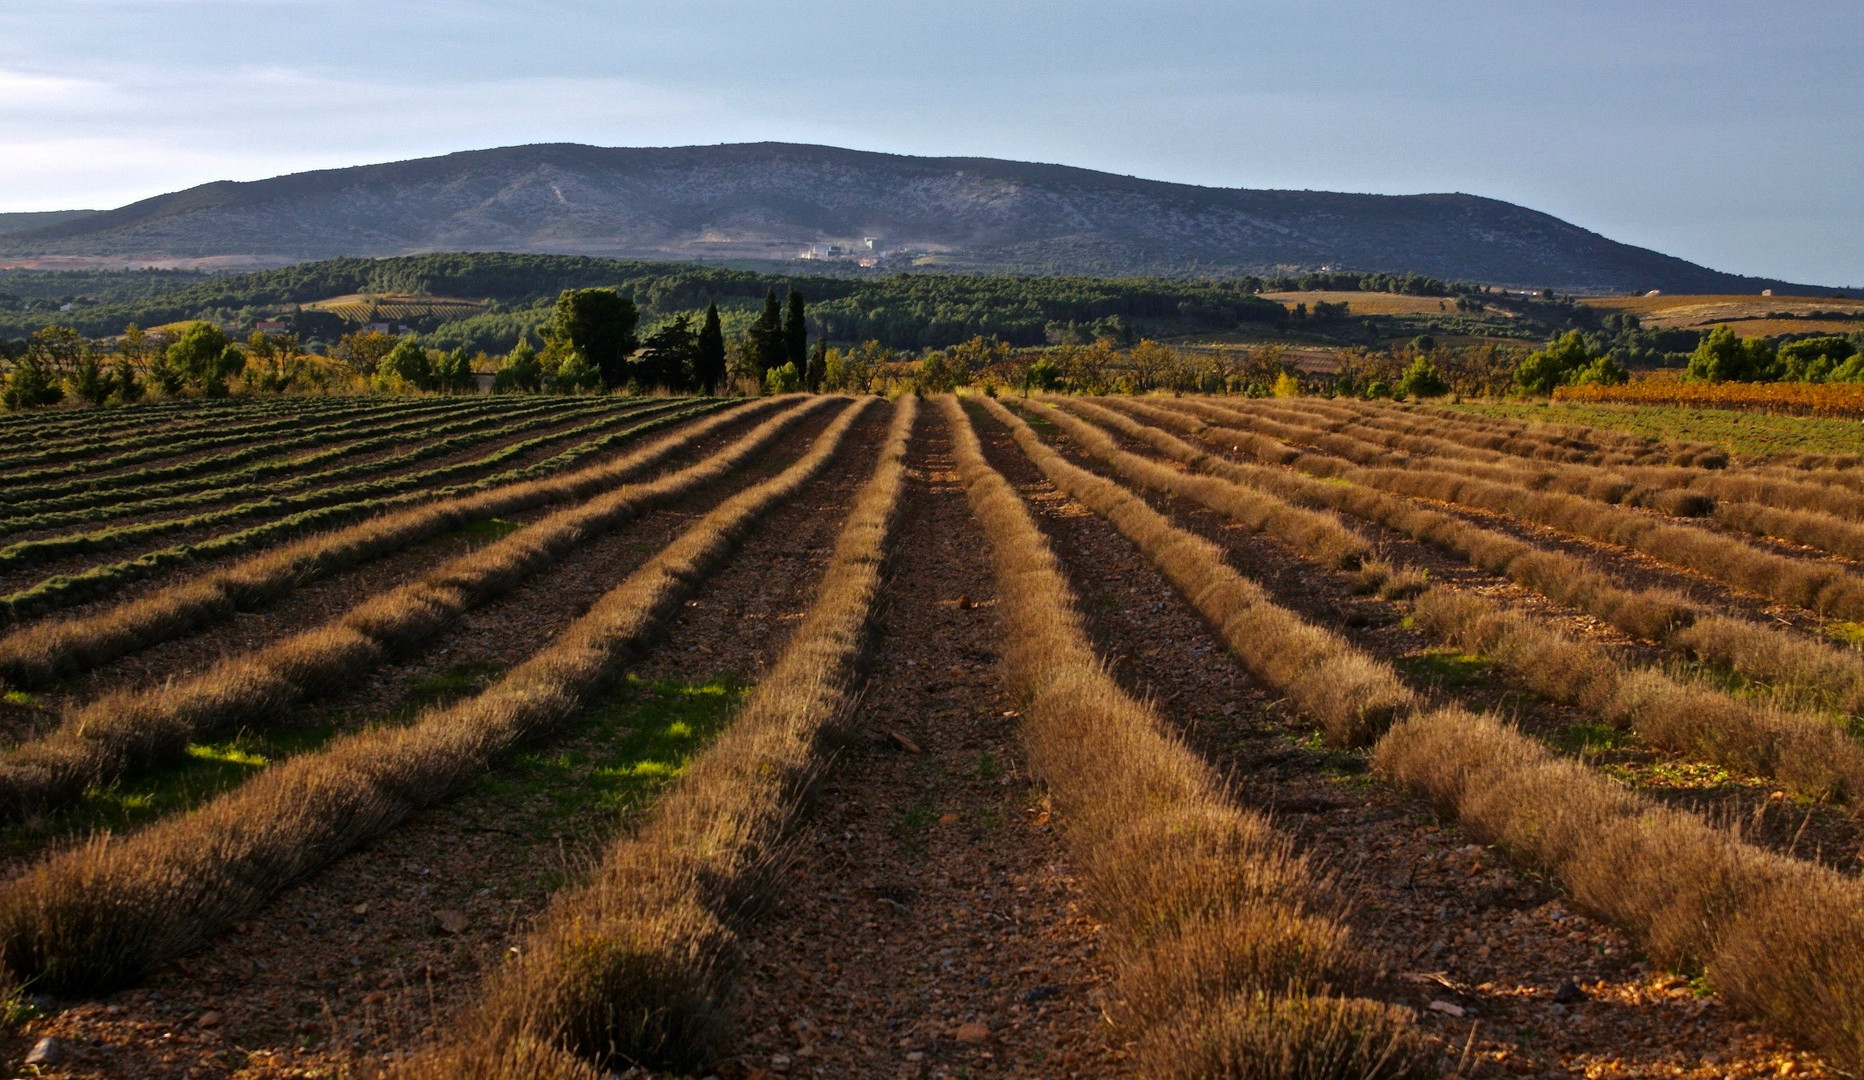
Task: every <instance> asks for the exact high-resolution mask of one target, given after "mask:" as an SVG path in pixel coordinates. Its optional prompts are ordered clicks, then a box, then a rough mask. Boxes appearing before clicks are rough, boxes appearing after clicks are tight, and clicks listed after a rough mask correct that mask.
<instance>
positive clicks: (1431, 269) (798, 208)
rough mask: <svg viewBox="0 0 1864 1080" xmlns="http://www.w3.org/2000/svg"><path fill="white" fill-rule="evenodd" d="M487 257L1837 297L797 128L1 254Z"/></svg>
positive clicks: (1685, 266) (429, 175) (190, 196)
mask: <svg viewBox="0 0 1864 1080" xmlns="http://www.w3.org/2000/svg"><path fill="white" fill-rule="evenodd" d="M869 237H872V238H874V240H875V248H876V250H875V252H874V253H871V254H870V253H869V252H868V250H867V247H866V241H867V238H869ZM812 249H813V250H812ZM830 249H833V250H830ZM471 250H491V251H516V252H536V253H548V254H581V255H600V256H607V257H613V258H636V259H658V260H667V259H671V260H677V261H711V262H717V261H730V260H759V261H772V262H785V261H797V260H798V258H799V256H801V255H802V253H803V252H805V251H810V252H811V253H812V254H814V253H818V252H819V253H822V254H826V255H827V256H828V257H830V258H834V259H841V260H844V261H854V260H857V259H860V258H879V259H880V261H881V264H882V267H883V268H887V267H892V268H901V267H907V266H920V267H929V268H934V269H938V270H943V271H960V272H966V271H976V272H996V273H1065V274H1086V275H1095V276H1107V277H1131V276H1164V277H1226V276H1231V277H1233V276H1241V275H1244V274H1287V273H1301V272H1306V271H1312V270H1319V269H1322V268H1328V267H1331V268H1334V269H1342V270H1361V271H1382V272H1387V273H1419V274H1424V275H1427V276H1431V277H1437V278H1445V279H1450V280H1461V281H1472V282H1480V283H1484V284H1492V285H1509V286H1517V287H1534V288H1541V287H1550V288H1556V289H1560V290H1562V291H1579V292H1607V291H1609V292H1623V291H1627V290H1633V289H1637V290H1642V289H1651V288H1655V289H1661V290H1663V291H1666V292H1731V293H1732V292H1745V293H1757V292H1759V291H1761V290H1762V289H1766V288H1772V289H1775V290H1782V291H1796V292H1822V291H1825V290H1824V289H1823V288H1822V287H1818V286H1807V285H1797V284H1794V283H1791V282H1785V281H1778V280H1774V279H1768V278H1756V277H1745V276H1741V275H1735V274H1727V273H1723V272H1721V271H1717V270H1712V269H1709V268H1707V267H1702V266H1698V265H1696V264H1694V263H1690V262H1687V261H1685V260H1682V259H1679V258H1675V257H1673V256H1669V255H1664V254H1662V253H1660V252H1656V251H1651V250H1649V249H1645V248H1639V247H1634V246H1632V245H1628V244H1621V243H1618V242H1616V241H1613V240H1610V239H1609V238H1606V237H1604V236H1601V235H1599V234H1597V233H1594V232H1591V231H1589V230H1586V229H1583V228H1580V227H1578V226H1576V225H1572V224H1570V223H1568V222H1565V221H1562V220H1560V219H1558V218H1555V217H1553V216H1551V215H1548V214H1544V213H1541V212H1539V211H1535V210H1531V209H1528V208H1526V207H1521V206H1517V205H1515V204H1512V203H1507V202H1503V201H1500V200H1496V199H1488V198H1484V197H1482V196H1476V195H1467V194H1461V193H1437V194H1422V195H1372V194H1355V193H1344V192H1324V191H1294V190H1273V189H1246V188H1215V187H1202V186H1198V185H1193V184H1181V183H1175V182H1171V181H1162V180H1148V179H1144V178H1141V177H1134V176H1122V175H1118V174H1114V173H1105V172H1098V171H1095V170H1091V169H1083V168H1079V167H1076V166H1069V165H1056V164H1046V163H1036V162H1020V161H1009V160H1004V159H997V158H980V157H912V156H906V155H897V154H883V153H877V152H873V151H863V150H848V149H843V148H839V147H827V146H812V145H803V144H792V143H731V144H718V145H713V146H684V147H596V146H586V145H583V144H577V143H540V144H532V145H526V146H511V147H498V148H493V149H488V150H467V151H459V152H456V153H452V154H445V155H440V156H436V157H427V158H414V159H408V160H405V161H397V162H387V163H382V164H375V165H358V166H349V167H344V168H337V169H322V170H314V171H310V172H301V173H291V174H286V175H284V176H278V177H272V178H269V179H265V180H255V181H216V182H213V183H209V184H202V185H199V186H196V187H193V188H188V189H184V190H182V191H177V192H170V193H167V194H164V195H158V196H154V197H152V198H149V199H143V200H140V201H138V202H134V203H131V204H129V205H127V206H122V207H118V208H116V209H113V210H103V211H95V212H90V213H85V214H81V215H74V216H72V217H70V218H68V219H66V220H61V221H55V222H53V223H50V224H47V225H43V226H40V227H37V228H26V229H21V230H19V231H12V232H5V233H0V257H21V256H91V257H110V258H148V259H157V258H165V259H176V258H225V257H263V258H276V259H279V260H281V261H299V260H307V259H318V258H329V257H333V256H340V255H360V256H385V255H401V254H414V253H422V252H433V251H471Z"/></svg>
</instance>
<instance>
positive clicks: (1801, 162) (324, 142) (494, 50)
mask: <svg viewBox="0 0 1864 1080" xmlns="http://www.w3.org/2000/svg"><path fill="white" fill-rule="evenodd" d="M1861 45H1864V3H1860V2H1859V0H1800V2H1793V0H1786V2H1775V3H1771V4H1758V3H1753V2H1744V3H1733V2H1722V0H1696V2H1689V3H1684V2H1680V0H1665V2H1645V3H1636V2H1625V0H1619V2H1614V3H1606V2H1587V0H1539V2H1536V3H1532V4H1522V3H1509V2H1506V0H1500V2H1498V0H1488V2H1483V3H1476V2H1435V3H1410V4H1395V3H1389V2H1385V3H1372V2H1362V0H1305V2H1302V0H1297V2H1293V3H1290V2H1281V3H1258V2H1254V0H1230V2H1227V3H1194V2H1169V0H1152V2H1147V0H1129V2H1127V3H1117V4H1116V3H1106V2H1098V0H1077V2H1073V3H1061V2H1054V3H1050V2H1019V0H990V2H983V0H946V2H943V3H937V4H929V3H911V4H908V3H889V2H875V0H814V2H809V3H785V2H780V0H764V2H761V3H742V2H736V0H683V2H671V0H661V2H641V3H597V2H584V3H575V2H551V3H538V2H530V3H509V2H508V3H479V2H440V0H434V2H429V3H396V2H392V0H375V2H371V3H362V2H353V0H316V2H295V0H222V2H215V0H57V2H47V0H4V3H0V210H33V209H61V208H69V207H99V206H114V205H119V204H122V203H125V202H129V201H132V200H134V199H137V198H141V197H143V196H147V195H153V194H158V193H160V192H163V191H169V190H173V189H176V188H180V187H186V186H189V185H192V184H197V183H201V182H205V181H208V180H217V179H240V180H244V179H257V178H260V177H265V176H270V175H274V174H277V173H281V172H288V171H293V170H297V169H305V168H317V167H324V166H332V165H351V164H361V163H364V162H373V161H388V160H394V159H397V158H406V157H415V156H422V155H427V154H436V153H443V152H447V151H452V150H462V149H469V148H477V147H489V146H502V145H508V144H512V143H524V142H546V141H559V140H570V141H577V142H588V143H597V144H601V145H609V146H630V145H672V144H683V143H712V142H739V141H750V140H760V139H779V140H789V141H799V142H821V143H830V144H834V145H838V146H850V147H856V148H859V149H867V150H886V151H896V152H902V153H916V154H962V155H980V156H993V157H1006V158H1018V159H1025V160H1039V161H1053V162H1061V163H1065V164H1070V165H1081V166H1087V167H1090V168H1098V169H1107V170H1111V171H1114V172H1121V173H1132V174H1136V175H1139V176H1146V177H1154V178H1159V179H1166V180H1179V181H1186V182H1191V183H1200V184H1213V185H1221V186H1233V187H1291V188H1320V189H1333V190H1346V191H1376V192H1392V193H1405V192H1421V191H1465V192H1471V193H1475V194H1481V195H1489V196H1494V197H1496V198H1502V199H1508V200H1510V201H1513V202H1519V203H1523V204H1525V205H1528V206H1532V207H1534V208H1536V209H1540V210H1545V211H1547V212H1549V213H1553V214H1557V215H1559V216H1560V217H1563V218H1566V219H1568V220H1570V221H1573V222H1575V223H1577V224H1580V225H1583V226H1585V227H1587V228H1591V229H1595V230H1597V231H1599V232H1602V233H1604V234H1606V235H1608V236H1611V237H1613V238H1615V239H1619V240H1625V241H1628V242H1631V243H1637V244H1643V245H1647V246H1650V247H1654V248H1657V249H1659V250H1662V251H1666V252H1670V253H1672V254H1676V255H1681V256H1683V257H1685V258H1689V259H1693V260H1695V261H1698V262H1702V263H1706V264H1708V265H1710V266H1713V267H1715V268H1717V269H1722V270H1730V271H1735V272H1739V273H1747V274H1764V275H1769V276H1777V277H1783V278H1789V279H1795V280H1800V281H1811V282H1815V283H1830V284H1843V285H1860V284H1864V58H1861V55H1860V54H1861V52H1864V50H1861V49H1860V46H1861Z"/></svg>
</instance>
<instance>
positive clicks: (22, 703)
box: [0, 690, 45, 709]
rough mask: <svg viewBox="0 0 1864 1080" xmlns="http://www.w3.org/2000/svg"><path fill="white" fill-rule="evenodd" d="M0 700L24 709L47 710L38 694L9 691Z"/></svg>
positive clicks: (0, 696)
mask: <svg viewBox="0 0 1864 1080" xmlns="http://www.w3.org/2000/svg"><path fill="white" fill-rule="evenodd" d="M0 700H4V701H5V702H6V703H7V704H8V705H15V706H18V707H19V708H22V709H43V708H45V705H44V704H43V703H41V702H40V701H39V697H38V695H37V694H29V693H27V692H26V691H24V690H8V691H7V692H6V693H5V694H4V695H0Z"/></svg>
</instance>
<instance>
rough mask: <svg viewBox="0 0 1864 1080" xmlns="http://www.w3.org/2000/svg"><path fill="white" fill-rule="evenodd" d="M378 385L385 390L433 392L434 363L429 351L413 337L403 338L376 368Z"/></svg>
mask: <svg viewBox="0 0 1864 1080" xmlns="http://www.w3.org/2000/svg"><path fill="white" fill-rule="evenodd" d="M375 381H376V385H377V386H380V387H382V388H384V389H389V390H393V389H397V388H399V387H403V386H405V387H408V388H411V389H415V390H431V389H433V386H434V367H433V361H432V360H431V359H429V357H428V355H427V350H426V349H424V348H422V347H421V346H420V345H419V344H417V343H416V342H415V340H414V339H413V338H411V337H408V338H402V339H401V340H400V341H397V342H396V343H395V347H394V348H393V349H390V350H389V352H388V355H387V356H385V357H383V358H382V363H381V365H380V366H379V367H377V368H376V372H375Z"/></svg>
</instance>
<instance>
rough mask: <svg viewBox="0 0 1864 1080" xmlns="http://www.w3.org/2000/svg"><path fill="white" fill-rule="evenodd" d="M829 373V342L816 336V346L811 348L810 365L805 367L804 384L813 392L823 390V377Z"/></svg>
mask: <svg viewBox="0 0 1864 1080" xmlns="http://www.w3.org/2000/svg"><path fill="white" fill-rule="evenodd" d="M827 374H828V342H827V340H825V339H823V338H816V343H815V348H813V349H811V350H809V366H808V367H806V368H804V369H803V386H804V387H805V388H806V389H807V390H808V391H809V392H810V393H812V394H819V393H821V392H822V379H823V377H824V376H826V375H827Z"/></svg>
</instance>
